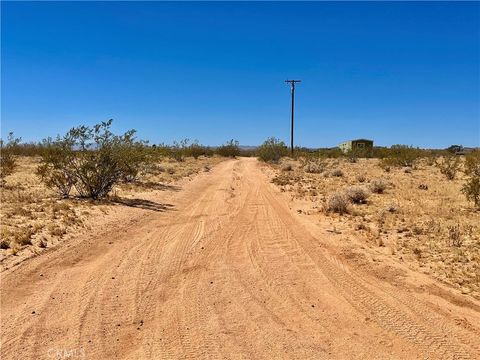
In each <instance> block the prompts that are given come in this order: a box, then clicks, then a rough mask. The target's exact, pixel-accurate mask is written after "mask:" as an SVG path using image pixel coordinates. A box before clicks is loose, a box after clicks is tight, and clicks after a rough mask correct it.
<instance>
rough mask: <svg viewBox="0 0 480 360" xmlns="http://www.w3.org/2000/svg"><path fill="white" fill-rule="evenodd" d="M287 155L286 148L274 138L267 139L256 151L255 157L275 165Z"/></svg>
mask: <svg viewBox="0 0 480 360" xmlns="http://www.w3.org/2000/svg"><path fill="white" fill-rule="evenodd" d="M286 155H288V149H287V146H286V145H285V143H284V142H283V141H280V140H278V139H276V138H274V137H271V138H268V139H267V140H265V141H264V142H263V144H262V145H260V146H259V147H258V149H257V157H258V158H259V159H260V160H262V161H265V162H274V163H277V162H278V161H279V160H280V159H281V158H282V156H286Z"/></svg>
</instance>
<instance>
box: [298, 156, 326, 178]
mask: <svg viewBox="0 0 480 360" xmlns="http://www.w3.org/2000/svg"><path fill="white" fill-rule="evenodd" d="M300 167H301V168H302V169H303V171H305V172H307V173H310V174H320V173H322V172H323V171H324V170H325V163H324V161H323V160H322V159H321V158H318V157H315V156H311V155H306V156H305V157H303V158H300Z"/></svg>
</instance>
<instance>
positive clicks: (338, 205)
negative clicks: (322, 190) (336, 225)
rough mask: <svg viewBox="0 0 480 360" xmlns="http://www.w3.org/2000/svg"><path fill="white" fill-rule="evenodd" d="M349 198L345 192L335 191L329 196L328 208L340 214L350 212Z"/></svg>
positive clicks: (329, 210)
mask: <svg viewBox="0 0 480 360" xmlns="http://www.w3.org/2000/svg"><path fill="white" fill-rule="evenodd" d="M347 206H348V199H347V197H346V196H345V194H342V193H338V192H337V193H333V194H331V195H330V196H329V197H328V198H327V203H326V210H327V211H328V212H334V213H338V214H340V215H342V214H345V213H347V212H348V208H347Z"/></svg>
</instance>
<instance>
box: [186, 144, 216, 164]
mask: <svg viewBox="0 0 480 360" xmlns="http://www.w3.org/2000/svg"><path fill="white" fill-rule="evenodd" d="M186 155H187V156H191V157H193V158H194V159H195V160H196V159H198V158H199V157H200V156H212V155H213V150H212V149H210V148H209V147H207V146H204V145H202V144H200V143H199V142H198V140H194V141H193V142H192V143H191V144H190V145H189V146H188V147H187V149H186Z"/></svg>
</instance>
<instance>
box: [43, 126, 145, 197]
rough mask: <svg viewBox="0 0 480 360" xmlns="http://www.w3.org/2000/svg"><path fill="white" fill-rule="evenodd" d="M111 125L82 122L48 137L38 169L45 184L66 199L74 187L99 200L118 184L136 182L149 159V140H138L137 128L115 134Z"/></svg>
mask: <svg viewBox="0 0 480 360" xmlns="http://www.w3.org/2000/svg"><path fill="white" fill-rule="evenodd" d="M111 124H112V120H108V121H106V122H102V123H100V124H97V125H95V126H93V127H92V128H90V127H87V126H83V125H82V126H79V127H76V128H72V129H71V130H70V131H69V132H68V133H67V134H66V135H64V136H63V137H57V139H56V140H52V139H47V140H45V141H44V150H43V152H42V160H41V164H40V165H39V167H38V169H37V174H38V175H39V176H40V178H41V180H42V181H43V182H44V183H45V185H46V186H48V187H49V188H52V189H54V190H55V191H56V192H57V193H58V194H59V195H60V196H61V197H64V198H65V197H68V196H69V195H70V193H71V190H72V188H75V190H76V191H77V193H78V195H79V196H80V197H87V198H92V199H98V198H102V197H105V196H107V195H108V194H109V192H110V191H111V190H112V188H113V186H114V185H115V184H117V183H119V182H122V181H133V180H134V179H135V178H136V177H137V175H138V173H139V172H140V171H141V169H142V167H143V166H145V164H146V163H147V162H148V160H149V156H148V153H147V151H146V146H145V145H146V143H145V142H143V141H137V140H136V139H135V130H129V131H127V132H126V133H124V134H123V135H115V134H113V133H112V132H111V131H110V127H111Z"/></svg>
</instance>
